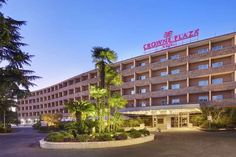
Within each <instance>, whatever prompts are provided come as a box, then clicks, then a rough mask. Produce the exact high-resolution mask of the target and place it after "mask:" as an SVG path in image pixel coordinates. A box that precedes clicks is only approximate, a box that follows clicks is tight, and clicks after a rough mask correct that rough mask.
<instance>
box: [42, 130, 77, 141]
mask: <svg viewBox="0 0 236 157" xmlns="http://www.w3.org/2000/svg"><path fill="white" fill-rule="evenodd" d="M72 139H73V135H71V134H70V133H67V132H53V133H49V134H48V136H47V137H46V141H50V142H67V141H68V142H69V141H72Z"/></svg>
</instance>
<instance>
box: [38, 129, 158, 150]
mask: <svg viewBox="0 0 236 157" xmlns="http://www.w3.org/2000/svg"><path fill="white" fill-rule="evenodd" d="M153 140H154V135H150V132H149V131H148V130H146V129H141V130H135V129H131V130H130V131H127V132H121V133H114V134H109V133H104V134H100V135H87V134H83V135H76V136H73V135H72V134H70V133H67V132H54V133H51V134H49V135H48V136H47V137H46V138H45V139H42V140H40V147H41V148H46V149H88V148H108V147H121V146H128V145H135V144H140V143H145V142H149V141H153Z"/></svg>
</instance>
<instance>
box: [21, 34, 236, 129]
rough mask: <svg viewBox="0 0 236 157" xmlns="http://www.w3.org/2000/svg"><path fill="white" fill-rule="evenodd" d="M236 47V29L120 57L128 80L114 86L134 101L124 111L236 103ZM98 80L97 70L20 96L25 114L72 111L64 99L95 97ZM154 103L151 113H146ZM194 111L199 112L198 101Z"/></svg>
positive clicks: (25, 116) (24, 116)
mask: <svg viewBox="0 0 236 157" xmlns="http://www.w3.org/2000/svg"><path fill="white" fill-rule="evenodd" d="M235 52H236V33H231V34H226V35H222V36H218V37H214V38H209V39H205V40H201V41H197V42H193V43H189V44H185V45H181V46H178V47H174V48H169V49H166V50H161V51H157V52H154V53H150V54H146V55H142V56H138V57H135V58H131V59H127V60H124V61H120V62H117V63H115V64H114V67H115V68H116V69H117V71H118V72H119V73H120V74H121V75H122V79H123V84H122V85H121V86H120V87H112V89H111V90H112V91H113V92H119V93H120V94H121V95H123V96H124V98H125V99H127V100H128V104H127V107H126V109H124V110H122V112H123V113H124V114H136V113H139V114H144V115H145V114H146V115H148V114H150V113H153V112H152V111H155V110H161V109H160V107H165V106H168V107H171V106H175V107H176V106H179V105H181V109H182V108H183V107H184V104H185V105H186V106H187V105H191V104H201V103H204V104H209V105H218V106H223V107H224V106H236V99H235V92H236V90H235V89H236V82H235V81H236V75H235V74H236V73H235V69H236V64H235V62H236V56H235ZM97 83H98V79H97V71H96V70H91V71H88V72H86V73H83V74H80V75H78V76H75V77H72V78H70V79H67V80H65V81H62V82H61V83H58V84H55V85H52V86H50V87H47V88H44V89H41V90H37V91H33V92H31V96H29V97H27V98H25V99H22V100H19V101H18V106H19V108H18V114H19V119H21V121H22V122H26V121H28V122H32V121H34V120H35V119H38V118H39V115H40V114H43V113H63V114H64V116H68V111H67V110H66V109H64V104H65V103H66V102H68V101H69V100H75V99H77V100H91V98H90V97H89V95H88V94H89V93H88V89H89V86H90V85H95V84H97ZM153 107H154V108H153ZM155 107H157V108H156V109H155ZM148 108H149V111H150V112H149V113H146V112H145V113H143V112H142V111H143V110H145V111H146V110H147V109H148ZM151 108H152V109H151ZM136 111H140V112H136ZM168 111H171V110H170V109H168ZM187 111H188V112H181V111H180V110H178V113H177V115H176V114H175V115H176V116H177V117H178V116H180V115H182V117H184V116H183V115H188V114H191V113H192V112H191V111H190V110H187ZM192 111H193V113H195V112H196V111H197V110H196V106H194V107H192ZM157 115H158V116H163V115H165V114H152V118H153V121H155V120H157V121H158V119H156V118H157V117H156V116H157ZM166 116H167V115H166ZM168 117H169V119H168ZM165 119H166V121H171V124H172V122H173V123H175V121H180V120H181V119H182V118H177V120H176V119H175V118H173V117H171V115H168V116H167V117H165ZM188 120H189V118H188V119H185V118H183V119H182V121H188ZM159 121H160V122H161V121H162V120H159ZM171 124H168V125H169V126H170V125H171ZM153 125H154V124H153ZM177 125H180V123H178V124H177ZM184 125H185V124H184ZM165 127H167V125H166V126H165Z"/></svg>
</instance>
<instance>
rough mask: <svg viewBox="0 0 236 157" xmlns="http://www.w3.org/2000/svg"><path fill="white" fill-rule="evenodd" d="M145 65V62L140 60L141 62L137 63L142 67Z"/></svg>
mask: <svg viewBox="0 0 236 157" xmlns="http://www.w3.org/2000/svg"><path fill="white" fill-rule="evenodd" d="M145 65H146V63H145V62H142V63H139V64H138V66H141V67H143V66H145Z"/></svg>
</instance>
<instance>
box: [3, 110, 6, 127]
mask: <svg viewBox="0 0 236 157" xmlns="http://www.w3.org/2000/svg"><path fill="white" fill-rule="evenodd" d="M3 128H4V129H5V128H6V111H3Z"/></svg>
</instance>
